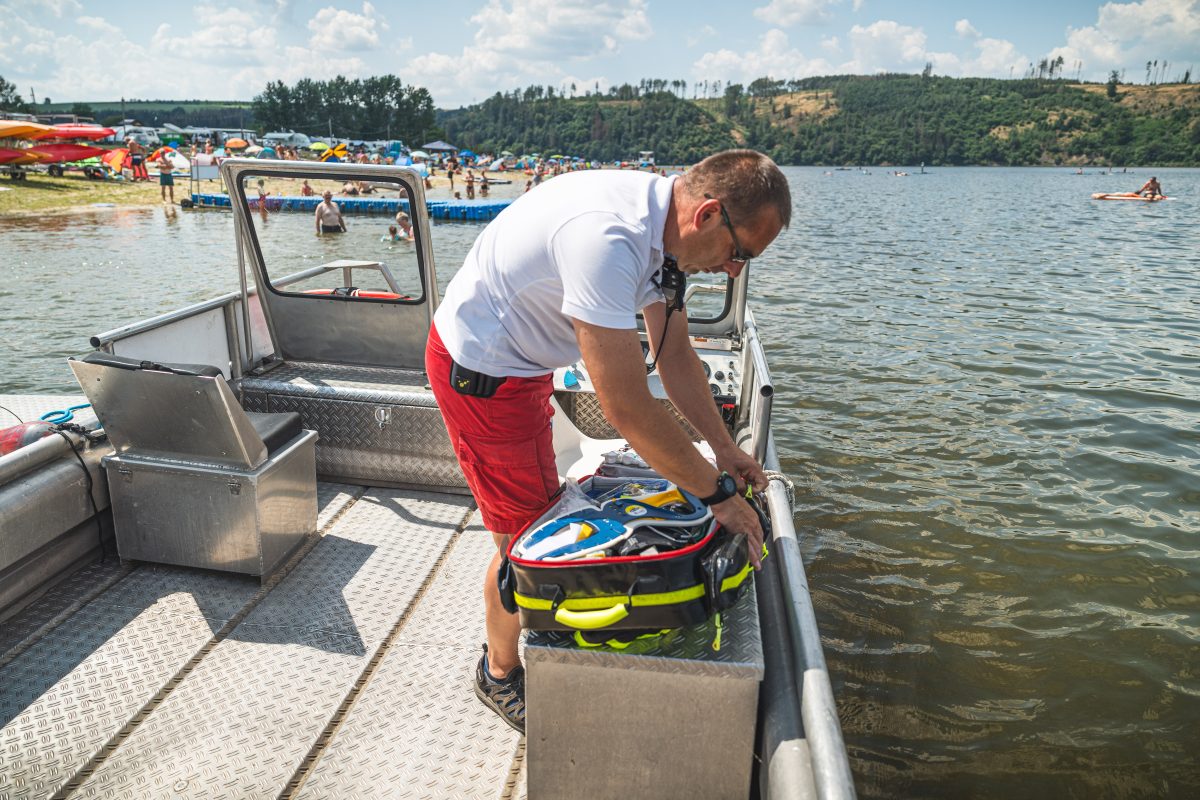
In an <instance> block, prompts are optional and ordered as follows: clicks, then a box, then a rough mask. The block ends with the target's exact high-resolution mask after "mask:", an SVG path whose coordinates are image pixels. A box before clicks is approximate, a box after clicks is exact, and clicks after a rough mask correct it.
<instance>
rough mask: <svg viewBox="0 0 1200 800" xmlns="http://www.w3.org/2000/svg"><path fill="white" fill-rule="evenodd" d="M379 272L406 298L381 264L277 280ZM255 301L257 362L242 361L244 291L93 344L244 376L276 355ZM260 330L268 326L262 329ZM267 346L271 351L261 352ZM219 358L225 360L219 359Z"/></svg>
mask: <svg viewBox="0 0 1200 800" xmlns="http://www.w3.org/2000/svg"><path fill="white" fill-rule="evenodd" d="M364 269H365V270H372V271H377V272H379V273H380V274H381V275H382V276H383V279H384V280H385V281H386V282H387V284H388V287H389V288H390V289H391V291H394V292H396V293H397V294H400V293H401V292H400V290H399V288H398V286H397V284H396V279H395V277H393V276H392V274H391V272H390V271H389V270H388V269H387V267H386V266H385V265H384V264H382V263H380V262H378V261H351V260H338V261H331V262H329V263H328V264H322V265H320V266H317V267H310V268H309V269H305V270H301V271H300V272H296V273H293V274H291V275H287V276H285V277H282V278H279V279H277V280H275V281H273V284H274V286H275V287H276V288H283V287H285V286H291V285H293V284H296V283H300V282H301V281H305V280H309V279H310V278H314V277H317V276H319V275H323V274H326V273H331V272H336V271H338V270H341V271H342V280H343V281H344V285H346V286H352V285H354V284H353V273H354V271H355V270H364ZM246 293H247V295H248V296H249V297H250V298H251V304H252V308H251V310H250V320H249V322H250V325H251V326H252V328H253V329H254V330H255V335H254V336H253V339H252V341H253V343H254V347H255V352H254V353H253V354H252V358H249V359H245V360H243V358H240V357H239V354H240V353H241V350H242V348H243V346H244V344H243V339H244V338H246V334H245V333H244V331H245V327H246V320H245V319H244V318H243V315H242V302H241V293H240V292H230V293H228V294H223V295H220V296H218V297H214V298H212V299H211V300H204V301H202V302H199V303H193V304H192V305H189V306H184V307H183V308H179V309H175V310H174V311H168V312H166V313H165V314H159V315H158V316H156V317H150V318H149V319H144V320H140V321H138V322H134V323H130V324H129V325H122V326H121V327H119V328H113V329H112V330H109V331H105V332H104V333H100V334H97V335H95V336H92V337H91V339H90V343H91V345H92V347H94V348H96V349H98V350H104V351H105V352H108V353H114V354H117V355H126V356H130V357H137V358H159V359H162V360H171V361H181V362H186V363H211V364H212V365H213V366H217V367H220V366H222V365H223V364H226V363H227V364H228V365H229V366H228V369H227V370H226V372H227V377H228V378H230V379H231V380H235V379H237V378H239V377H241V372H242V364H243V363H254V362H257V361H261V359H262V358H263V357H265V356H269V355H270V354H271V350H270V349H269V347H270V341H271V338H270V336H269V335H268V334H267V331H266V329H265V323H263V322H262V311H261V309H260V308H259V307H258V303H257V297H258V288H257V287H255V286H250V287H248V288H247V290H246ZM260 326H263V327H261V328H260ZM263 345H266V347H267V348H268V349H260V348H261V347H262V346H263ZM218 356H220V357H219V358H218Z"/></svg>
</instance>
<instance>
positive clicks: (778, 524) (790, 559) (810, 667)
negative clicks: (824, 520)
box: [766, 439, 856, 800]
mask: <svg viewBox="0 0 1200 800" xmlns="http://www.w3.org/2000/svg"><path fill="white" fill-rule="evenodd" d="M766 463H767V465H768V468H771V467H774V468H775V469H778V465H779V457H778V455H777V454H776V452H775V442H774V440H773V439H772V440H771V441H770V442H769V444H768V455H767V460H766ZM767 500H768V507H769V509H770V513H771V527H772V529H773V530H772V544H773V547H772V548H771V557H772V558H775V559H778V563H779V565H780V579H781V588H782V590H783V600H784V610H785V611H786V617H787V620H788V628H789V633H790V634H791V640H792V641H791V643H792V657H793V658H794V659H795V663H796V668H797V670H799V671H801V673H802V684H801V689H800V714H801V718H802V719H803V721H804V731H805V734H806V735H807V738H808V746H809V748H810V750H811V751H812V762H813V776H814V779H815V782H816V786H817V796H818V797H819V798H820V799H821V800H853V798H854V797H855V796H856V795H855V792H854V776H853V775H852V774H851V772H850V762H849V759H848V758H847V755H846V744H845V742H844V741H843V739H842V726H841V723H840V722H839V721H838V715H837V703H836V702H835V701H834V698H833V687H832V685H831V684H830V682H829V671H828V669H827V668H826V666H825V654H824V653H823V652H822V650H821V632H820V630H819V629H818V628H817V618H816V614H815V613H814V611H813V606H812V597H811V595H810V593H809V589H808V579H807V578H806V577H805V575H804V558H803V556H802V555H801V553H800V542H799V541H798V540H797V539H796V530H795V527H794V526H793V524H792V517H791V507H790V506H789V504H788V499H787V491H786V489H785V488H784V485H783V483H782V481H778V480H773V481H771V482H770V485H769V486H768V487H767Z"/></svg>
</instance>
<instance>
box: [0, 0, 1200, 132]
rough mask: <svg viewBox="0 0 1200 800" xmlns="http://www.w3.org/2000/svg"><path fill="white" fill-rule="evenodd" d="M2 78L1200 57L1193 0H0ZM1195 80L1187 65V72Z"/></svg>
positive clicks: (69, 80) (202, 83) (590, 78)
mask: <svg viewBox="0 0 1200 800" xmlns="http://www.w3.org/2000/svg"><path fill="white" fill-rule="evenodd" d="M0 19H4V20H5V22H4V24H3V26H2V27H0V76H3V77H4V78H5V79H7V80H9V81H11V82H13V83H15V84H16V85H17V86H18V88H19V89H20V91H21V92H22V93H23V94H24V95H25V96H26V97H28V96H29V93H30V91H31V90H32V91H33V92H34V93H35V94H36V96H37V98H38V99H39V100H40V99H43V98H45V97H50V98H51V99H52V100H54V101H55V102H63V101H95V100H114V99H118V98H120V97H122V96H124V97H138V98H142V99H214V100H233V99H247V100H248V99H250V98H252V97H253V96H254V95H255V94H257V93H258V92H260V91H261V90H262V88H263V87H264V86H265V84H266V83H267V82H268V81H271V80H283V81H285V82H287V83H294V82H295V81H296V80H299V79H300V78H304V77H311V78H328V77H332V76H334V75H336V74H343V75H347V76H349V77H365V76H368V75H377V74H385V73H392V74H396V75H399V76H400V77H401V79H403V80H404V81H405V82H406V83H410V84H414V85H418V86H424V87H426V88H427V89H429V91H430V93H431V94H432V95H433V98H434V101H435V103H436V104H437V105H438V106H439V107H441V108H452V107H456V106H458V105H462V104H469V103H472V102H476V101H480V100H483V99H485V98H486V97H488V96H490V95H491V94H493V93H495V92H496V91H506V90H510V89H515V88H520V87H524V86H528V85H530V84H535V83H536V84H550V85H554V86H559V87H563V88H565V89H566V90H567V91H568V92H569V91H570V85H571V84H572V83H574V84H575V85H576V91H577V92H579V93H582V92H583V91H584V90H585V88H591V89H594V88H596V87H597V85H598V86H599V88H600V89H601V90H604V89H607V88H608V87H609V86H613V85H617V84H620V83H624V82H630V83H636V82H637V81H638V80H639V79H641V78H664V79H667V80H685V81H687V83H688V87H689V88H688V90H687V93H688V96H692V94H693V93H694V91H695V90H694V89H693V88H692V87H693V86H695V85H696V84H700V86H701V87H703V85H704V84H703V82H704V81H707V82H708V86H709V91H710V92H711V91H712V88H713V86H714V84H715V83H716V82H717V81H720V82H721V83H722V84H723V85H727V84H728V83H730V82H741V83H747V82H749V81H751V80H753V79H754V78H757V77H762V76H764V75H769V76H771V77H773V78H777V79H786V78H793V77H806V76H810V75H827V74H835V73H839V74H841V73H856V74H870V73H875V72H880V71H894V72H919V71H921V69H922V68H923V67H924V66H925V64H926V63H927V62H929V63H932V64H933V71H934V73H935V74H938V75H954V76H960V75H977V76H989V77H999V78H1007V77H1010V76H1019V75H1021V74H1022V73H1023V72H1024V71H1025V69H1026V68H1027V67H1028V65H1029V63H1030V62H1037V61H1039V60H1040V59H1041V58H1044V57H1047V56H1049V57H1055V56H1058V55H1062V56H1063V59H1064V62H1065V66H1064V72H1065V73H1066V74H1067V75H1069V76H1074V75H1075V74H1076V72H1077V71H1078V73H1079V74H1080V75H1081V77H1082V78H1084V79H1085V80H1104V79H1105V78H1106V77H1107V75H1108V73H1109V71H1110V70H1112V69H1121V70H1125V77H1126V80H1128V81H1131V82H1133V81H1136V82H1143V81H1145V78H1146V72H1145V64H1146V62H1147V61H1148V60H1152V59H1159V60H1160V62H1161V61H1166V62H1168V64H1169V66H1168V69H1167V73H1166V76H1165V77H1166V78H1169V79H1175V78H1177V77H1178V76H1179V75H1181V74H1182V73H1183V71H1184V70H1185V69H1188V68H1189V67H1194V66H1200V0H1116V1H1115V2H1105V3H1098V2H1095V1H1094V0H1093V1H1092V2H1083V1H1082V0H1040V1H1039V2H1032V1H1031V0H1007V1H1006V2H998V1H997V0H991V1H990V2H956V3H946V2H933V1H932V0H906V1H905V2H900V0H750V1H749V2H737V0H723V1H722V2H716V1H715V0H691V1H690V2H665V0H442V1H441V2H436V3H434V2H424V3H414V2H389V1H388V0H375V2H365V1H364V0H312V1H310V0H240V2H229V1H228V0H198V2H197V3H196V4H195V5H192V4H189V3H179V4H172V5H166V4H159V5H155V4H151V3H144V2H138V3H134V2H129V0H107V1H106V2H94V0H0ZM1193 75H1194V76H1195V70H1194V69H1193Z"/></svg>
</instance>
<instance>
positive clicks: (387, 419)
mask: <svg viewBox="0 0 1200 800" xmlns="http://www.w3.org/2000/svg"><path fill="white" fill-rule="evenodd" d="M375 421H376V422H377V423H379V430H383V426H384V425H387V424H389V423H391V421H392V410H391V409H390V408H388V407H387V406H380V407H379V408H377V409H375Z"/></svg>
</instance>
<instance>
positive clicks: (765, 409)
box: [738, 321, 775, 463]
mask: <svg viewBox="0 0 1200 800" xmlns="http://www.w3.org/2000/svg"><path fill="white" fill-rule="evenodd" d="M742 347H743V348H744V350H745V352H746V353H747V354H748V356H747V357H748V360H749V363H750V366H751V367H752V369H751V370H750V372H749V374H743V375H742V392H741V397H740V399H739V401H738V402H739V404H740V405H741V407H742V408H743V409H745V414H746V419H747V422H748V423H749V424H750V426H751V427H750V443H751V448H752V452H751V454H752V455H753V456H754V458H755V459H756V460H757V461H758V462H759V463H762V462H763V460H764V459H765V458H766V456H767V440H768V439H769V438H770V435H771V411H772V407H773V406H774V396H775V386H774V385H773V384H772V383H771V371H770V369H769V368H768V367H767V358H766V355H765V354H764V353H763V349H762V341H761V340H760V339H759V338H758V328H757V327H756V326H755V325H754V323H753V322H752V321H747V322H746V328H745V332H744V334H743V336H742ZM743 363H745V360H743Z"/></svg>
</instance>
